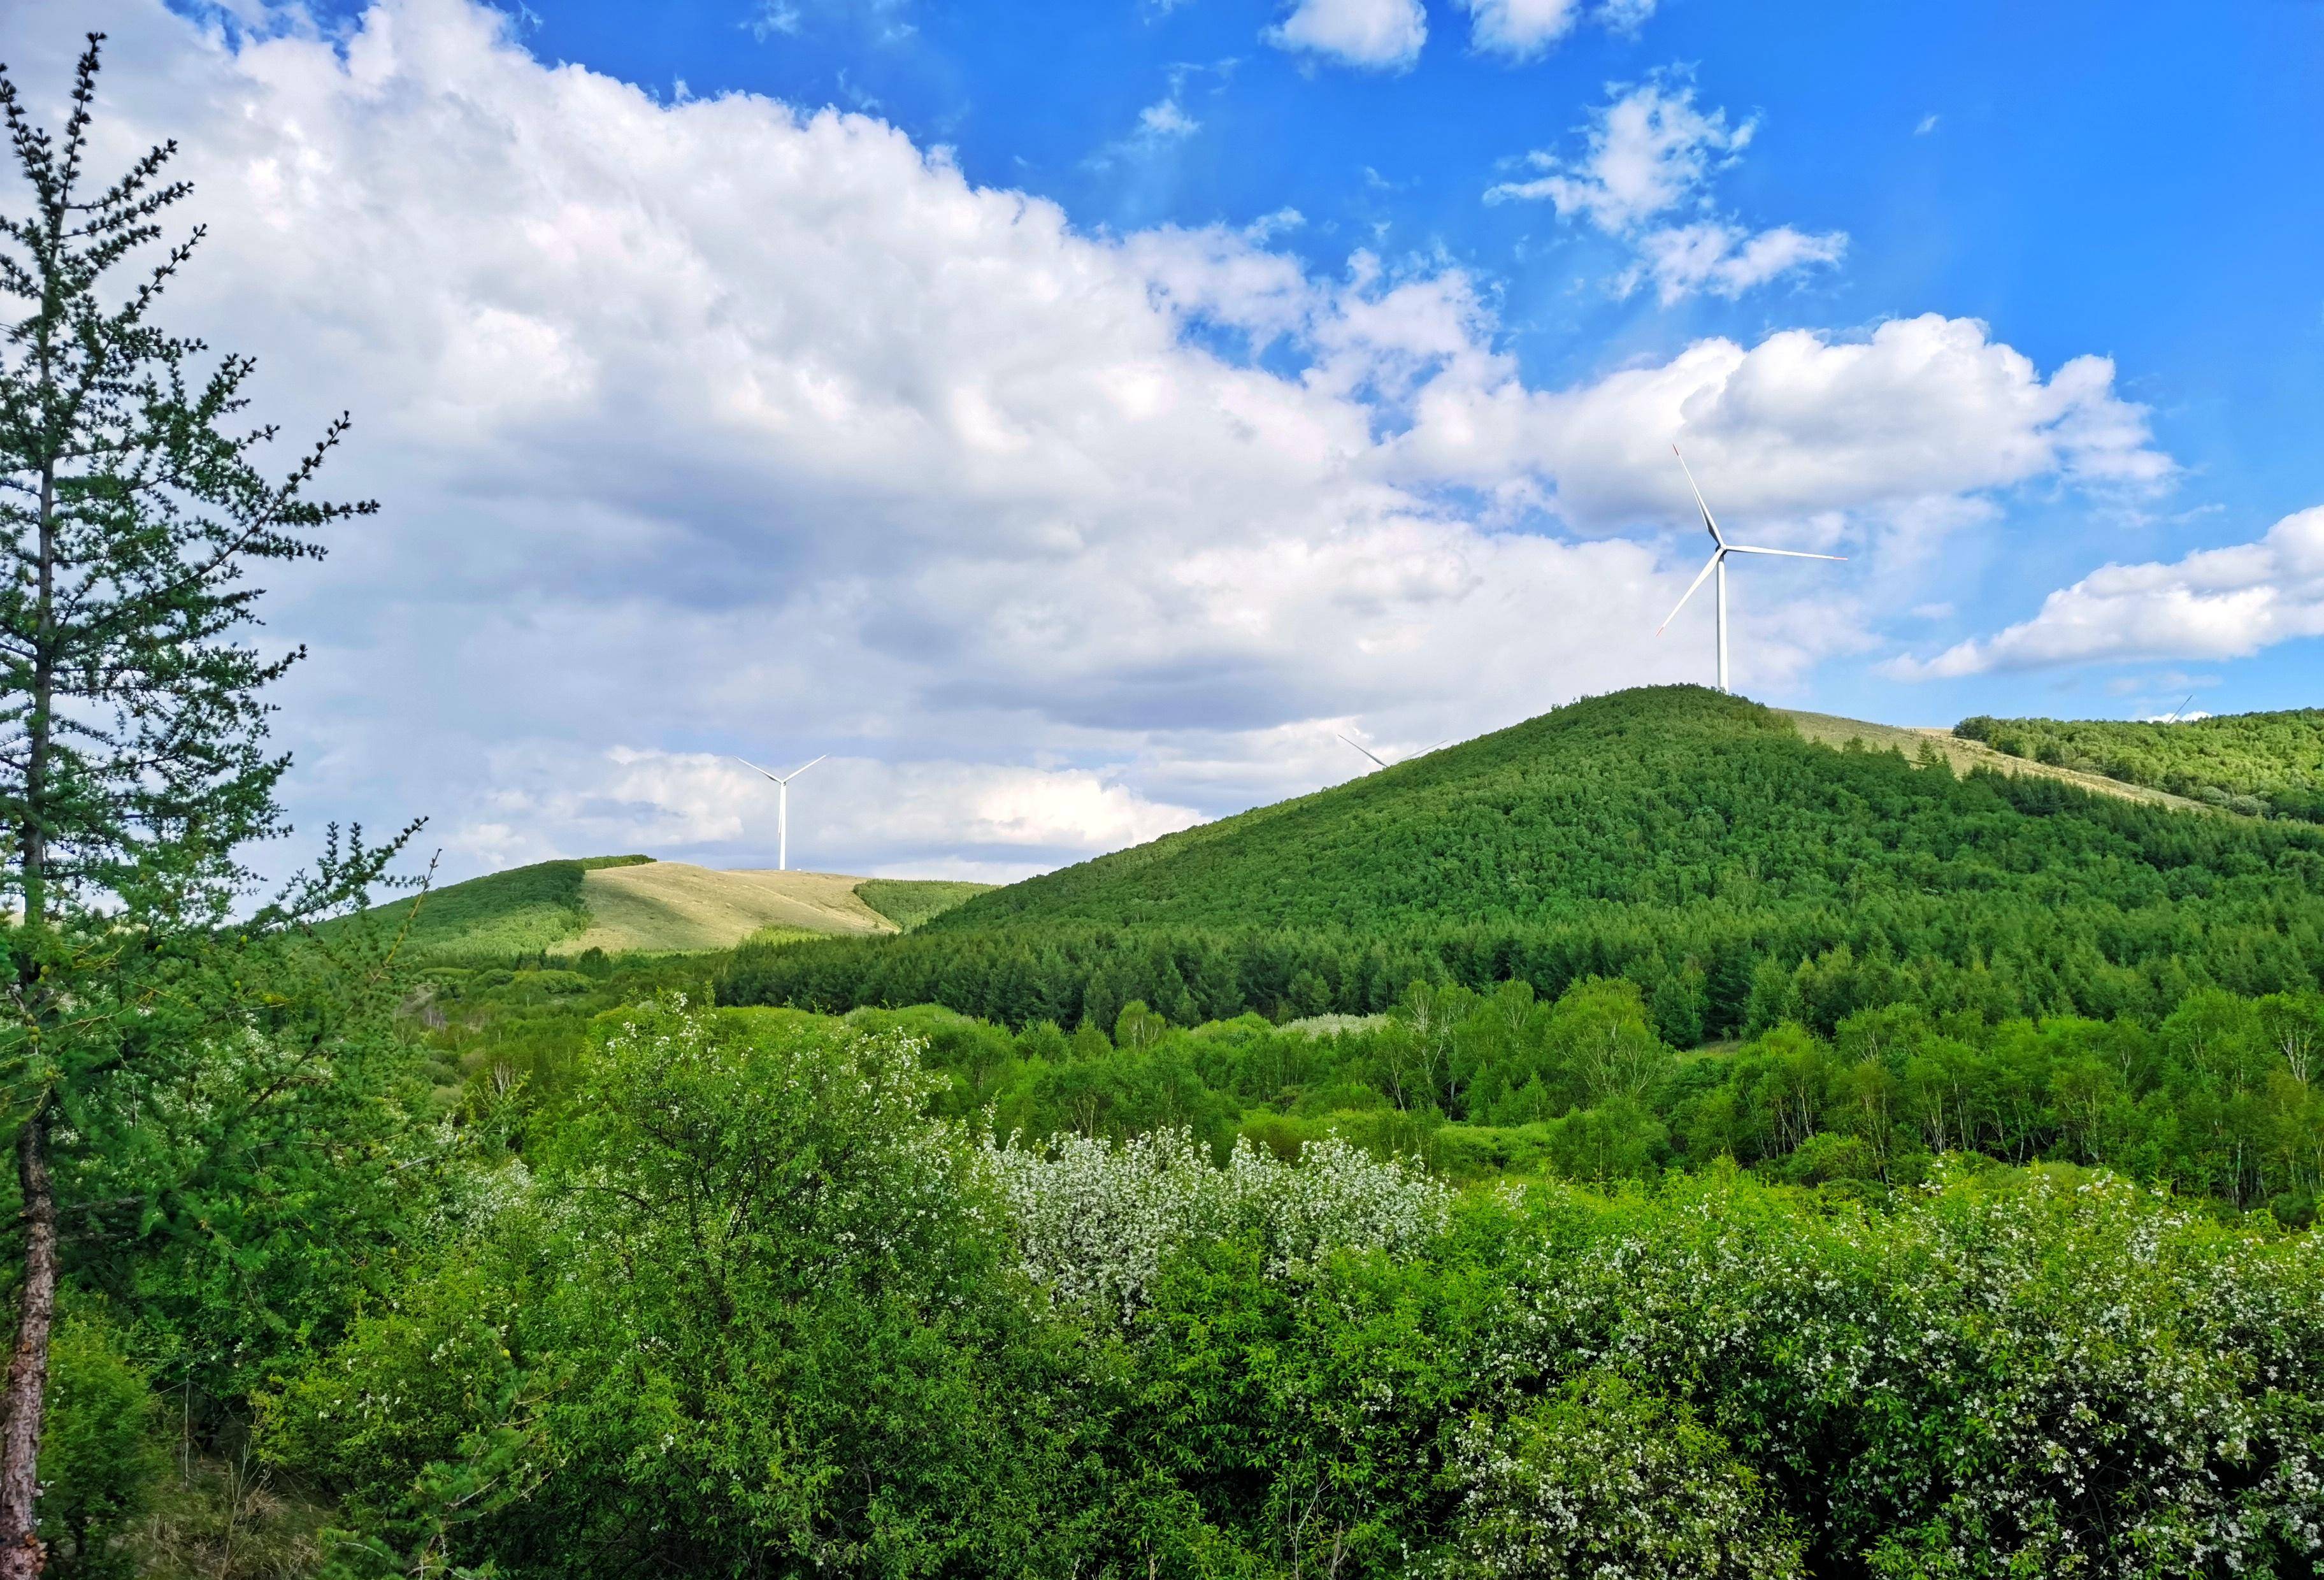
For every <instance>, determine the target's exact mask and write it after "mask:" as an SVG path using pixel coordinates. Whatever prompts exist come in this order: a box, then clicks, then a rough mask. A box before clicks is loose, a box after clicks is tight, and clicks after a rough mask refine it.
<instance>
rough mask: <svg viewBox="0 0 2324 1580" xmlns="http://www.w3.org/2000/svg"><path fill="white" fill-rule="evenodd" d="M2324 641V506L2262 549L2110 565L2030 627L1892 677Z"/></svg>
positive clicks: (2252, 546) (2290, 520)
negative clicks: (2314, 638)
mask: <svg viewBox="0 0 2324 1580" xmlns="http://www.w3.org/2000/svg"><path fill="white" fill-rule="evenodd" d="M2306 636H2324V506H2318V507H2316V508H2314V509H2310V510H2304V511H2301V512H2300V513H2298V514H2296V515H2288V516H2286V517H2284V518H2283V519H2282V521H2280V522H2276V523H2275V525H2274V526H2273V527H2271V528H2269V529H2268V532H2267V536H2265V537H2264V538H2262V539H2260V540H2259V541H2257V542H2255V543H2237V544H2235V545H2233V546H2231V547H2228V548H2224V549H2204V550H2198V551H2196V552H2195V553H2192V554H2190V555H2188V556H2187V557H2186V558H2184V559H2178V560H2174V561H2172V562H2171V563H2170V564H2167V565H2166V564H2160V563H2153V562H2150V563H2147V564H2144V565H2108V566H2105V567H2103V568H2099V569H2098V570H2094V571H2092V572H2091V573H2090V574H2089V575H2088V576H2086V577H2083V578H2082V579H2081V580H2080V581H2078V582H2076V583H2075V584H2074V585H2073V586H2071V587H2061V588H2059V589H2058V590H2057V591H2056V592H2053V593H2052V594H2051V595H2050V596H2048V597H2047V598H2044V599H2043V601H2042V608H2041V610H2040V612H2039V613H2038V614H2035V615H2034V616H2033V618H2032V619H2031V620H2027V621H2024V622H2021V623H2020V624H2015V625H2012V626H2010V627H2009V628H2008V629H2006V630H2005V631H2002V632H1999V633H1997V634H1995V635H1993V636H1989V637H1984V638H1980V639H1978V640H1975V641H1970V642H1961V643H1960V644H1959V645H1957V646H1954V647H1951V648H1948V649H1947V650H1946V651H1943V652H1941V653H1939V654H1938V655H1937V656H1936V657H1935V658H1933V659H1931V660H1929V661H1926V662H1924V663H1923V662H1914V661H1902V662H1900V663H1897V664H1895V665H1894V666H1893V669H1894V671H1895V673H1896V674H1897V675H1899V676H1900V677H1902V678H1904V679H1924V678H1949V677H1952V676H1958V675H1975V674H1982V673H1984V672H1985V671H1987V670H2025V669H2034V668H2039V667H2042V666H2044V665H2051V664H2082V663H2100V662H2120V661H2129V660H2140V659H2174V658H2175V659H2236V658H2246V657H2248V656H2250V655H2251V654H2253V653H2255V652H2257V651H2260V650H2261V649H2262V648H2264V647H2271V646H2273V645H2274V644H2275V643H2277V642H2291V641H2294V640H2296V639H2298V638H2301V637H2306Z"/></svg>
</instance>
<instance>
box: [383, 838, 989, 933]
mask: <svg viewBox="0 0 2324 1580" xmlns="http://www.w3.org/2000/svg"><path fill="white" fill-rule="evenodd" d="M985 887H986V885H983V884H980V883H957V882H919V881H916V880H901V879H863V878H853V877H847V876H844V875H842V874H839V873H796V872H767V871H763V870H760V871H747V870H746V871H739V872H724V871H719V870H716V869H714V868H710V867H698V866H695V865H693V864H690V863H687V862H662V861H656V860H654V859H653V858H652V857H651V856H644V855H617V856H588V857H584V858H581V859H578V860H567V861H551V862H537V863H535V864H532V865H530V866H524V867H516V868H512V869H511V870H510V871H508V872H504V873H492V874H490V875H488V876H485V877H482V878H471V879H469V880H467V881H466V882H460V883H452V884H448V885H447V886H446V887H444V888H441V889H437V890H433V891H431V892H429V893H427V894H425V895H417V896H409V897H406V898H404V899H401V900H397V901H391V902H389V903H388V904H385V905H383V906H379V907H376V908H374V910H373V911H372V912H371V913H370V914H371V917H372V919H374V921H376V922H378V923H380V924H382V925H383V926H384V927H386V928H388V929H401V928H403V927H405V926H406V925H407V924H408V925H409V928H410V932H409V935H408V937H407V939H406V947H407V948H409V949H410V951H411V952H413V953H416V954H420V955H530V954H538V953H547V954H552V955H577V954H579V953H581V952H583V951H585V950H587V949H593V948H595V949H603V950H604V951H605V952H606V953H607V954H609V955H613V954H622V953H632V952H649V953H666V952H672V951H682V950H704V949H725V948H731V947H733V946H734V945H736V944H739V943H741V942H742V940H743V939H745V938H751V937H753V936H764V935H773V936H779V937H788V938H797V937H802V936H807V937H812V936H817V935H826V934H828V935H837V936H846V935H851V934H853V935H869V934H880V933H890V932H894V931H897V930H898V929H903V928H909V927H912V926H915V925H917V924H918V923H919V922H922V921H925V920H927V919H928V918H930V917H933V916H936V915H938V914H941V913H942V912H943V911H944V910H946V909H948V908H949V907H951V906H953V905H956V904H958V903H960V901H963V900H964V899H966V898H968V897H969V896H970V895H972V894H974V893H977V892H981V891H982V889H984V888H985Z"/></svg>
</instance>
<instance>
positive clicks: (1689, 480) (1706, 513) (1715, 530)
mask: <svg viewBox="0 0 2324 1580" xmlns="http://www.w3.org/2000/svg"><path fill="white" fill-rule="evenodd" d="M1671 454H1673V455H1674V456H1678V446H1676V445H1673V446H1671ZM1678 469H1679V470H1680V471H1682V472H1685V473H1686V485H1687V486H1688V487H1689V488H1693V489H1694V503H1695V504H1696V506H1697V507H1698V508H1699V509H1701V512H1702V524H1703V525H1704V526H1705V527H1707V528H1709V529H1710V531H1711V541H1712V542H1714V543H1716V544H1718V545H1719V546H1720V548H1721V549H1724V548H1726V547H1727V540H1726V539H1724V538H1722V537H1720V535H1719V523H1718V522H1715V521H1712V520H1711V506H1709V505H1708V504H1704V503H1703V499H1702V490H1701V489H1700V488H1696V487H1695V483H1694V474H1693V472H1692V471H1690V470H1688V467H1687V464H1686V457H1684V456H1678ZM1664 624H1669V622H1668V621H1665V622H1664Z"/></svg>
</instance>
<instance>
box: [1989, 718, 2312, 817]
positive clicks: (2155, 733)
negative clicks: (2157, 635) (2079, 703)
mask: <svg viewBox="0 0 2324 1580" xmlns="http://www.w3.org/2000/svg"><path fill="white" fill-rule="evenodd" d="M1953 733H1954V734H1955V735H1960V736H1962V737H1964V738H1966V739H1968V740H1972V741H1983V742H1984V743H1985V744H1987V745H1988V746H1991V747H1993V748H1994V749H1995V750H1996V751H1998V752H2006V753H2008V754H2009V755H2010V756H2012V757H2024V758H2027V759H2030V760H2031V761H2033V762H2050V763H2055V764H2057V765H2058V766H2060V767H2061V768H2074V769H2080V770H2081V771H2082V772H2085V773H2102V774H2104V775H2106V776H2107V778H2108V779H2118V780H2121V781H2123V782H2124V783H2126V784H2136V785H2144V786H2146V787H2147V788H2149V789H2151V790H2169V791H2170V792H2171V793H2172V794H2173V795H2180V796H2186V797H2188V798H2189V799H2193V800H2199V801H2205V802H2208V803H2209V804H2210V805H2212V806H2215V807H2222V808H2227V810H2229V811H2234V812H2241V813H2244V814H2246V816H2249V817H2267V816H2269V815H2271V814H2272V815H2273V816H2276V817H2280V818H2296V819H2299V820H2301V821H2302V822H2308V823H2319V822H2324V709H2319V708H2312V707H2305V708H2297V709H2293V710H2291V711H2289V712H2284V713H2236V714H2227V715H2223V716H2218V717H2216V718H2199V719H2190V720H2189V721H2187V722H2186V723H2184V724H2177V723H2173V724H2142V723H2132V722H2128V721H2126V720H2118V719H2053V718H1988V717H1985V716H1978V717H1976V718H1966V719H1963V720H1961V722H1960V724H1958V725H1954V726H1953Z"/></svg>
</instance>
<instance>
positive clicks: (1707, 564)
mask: <svg viewBox="0 0 2324 1580" xmlns="http://www.w3.org/2000/svg"><path fill="white" fill-rule="evenodd" d="M1726 552H1727V550H1724V549H1714V550H1711V558H1710V559H1706V560H1704V561H1703V562H1702V570H1701V574H1700V575H1698V576H1697V577H1695V578H1694V579H1693V580H1692V581H1691V582H1689V583H1687V584H1686V591H1684V592H1683V593H1681V594H1680V595H1679V599H1678V602H1677V603H1675V604H1673V605H1671V612H1670V613H1669V614H1665V615H1664V616H1663V623H1662V624H1660V625H1657V626H1655V635H1656V636H1660V635H1661V634H1662V633H1664V632H1665V631H1668V630H1669V629H1670V623H1671V622H1672V621H1674V620H1675V619H1677V618H1678V612H1679V611H1680V610H1681V609H1683V608H1685V607H1686V601H1687V600H1688V599H1689V598H1691V597H1692V596H1694V591H1695V589H1696V588H1697V587H1701V585H1702V584H1703V583H1704V582H1706V581H1709V580H1710V579H1711V572H1712V571H1714V570H1716V569H1718V568H1719V559H1720V555H1722V554H1724V553H1726Z"/></svg>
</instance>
